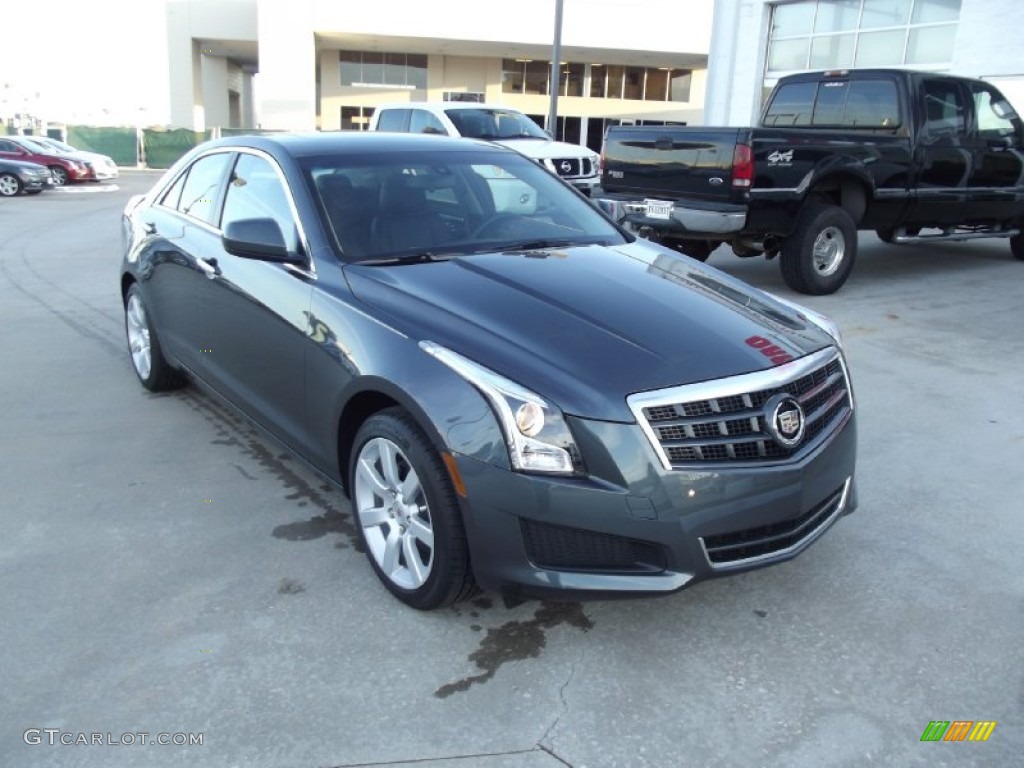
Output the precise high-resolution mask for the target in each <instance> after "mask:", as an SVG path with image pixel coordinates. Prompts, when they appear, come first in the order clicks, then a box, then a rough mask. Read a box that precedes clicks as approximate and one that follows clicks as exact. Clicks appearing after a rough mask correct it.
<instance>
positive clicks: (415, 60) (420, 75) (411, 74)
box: [406, 53, 427, 88]
mask: <svg viewBox="0 0 1024 768" xmlns="http://www.w3.org/2000/svg"><path fill="white" fill-rule="evenodd" d="M406 59H407V61H406V67H408V69H407V70H406V82H407V83H408V84H409V85H411V86H412V87H413V88H426V87H427V57H426V56H425V55H423V54H417V53H410V54H409V55H408V56H407V57H406Z"/></svg>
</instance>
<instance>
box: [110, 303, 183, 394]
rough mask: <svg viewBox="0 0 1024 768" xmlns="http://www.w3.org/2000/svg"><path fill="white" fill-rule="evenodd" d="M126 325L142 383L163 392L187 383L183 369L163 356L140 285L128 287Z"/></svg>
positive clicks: (134, 365) (136, 373)
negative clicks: (174, 365)
mask: <svg viewBox="0 0 1024 768" xmlns="http://www.w3.org/2000/svg"><path fill="white" fill-rule="evenodd" d="M124 327H125V336H126V337H127V339H128V352H129V354H130V355H131V358H132V367H133V368H134V369H135V375H136V376H138V377H139V381H140V382H142V386H144V387H145V388H146V389H148V390H149V391H150V392H163V391H166V390H169V389H176V388H178V387H180V386H182V384H184V383H185V380H184V378H183V377H182V375H181V373H179V372H178V371H177V370H175V369H174V368H172V367H171V365H170V363H168V362H167V359H166V358H165V357H164V353H163V349H162V348H161V346H160V339H159V338H158V337H157V334H156V330H155V329H154V328H153V323H152V321H151V320H150V318H149V313H148V312H147V311H146V305H145V303H143V300H142V293H141V291H139V287H138V286H137V285H133V286H132V287H131V288H129V289H128V294H127V295H126V296H125V302H124Z"/></svg>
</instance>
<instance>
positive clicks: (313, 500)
mask: <svg viewBox="0 0 1024 768" xmlns="http://www.w3.org/2000/svg"><path fill="white" fill-rule="evenodd" d="M183 395H184V396H183V399H184V400H186V401H187V402H188V404H189V406H190V407H191V408H192V409H193V410H194V411H196V412H197V413H199V414H200V415H201V416H202V417H203V418H204V419H206V421H207V422H209V424H210V426H212V427H213V429H214V431H215V432H216V434H217V437H216V438H215V439H214V440H212V441H211V442H212V443H213V444H214V445H227V446H236V447H238V448H239V449H240V450H241V451H242V453H243V454H245V455H247V456H249V457H250V458H252V459H253V460H255V461H256V463H257V464H259V466H260V467H261V468H262V469H264V470H266V471H267V472H268V473H269V474H271V475H272V476H274V477H276V478H277V480H278V481H279V482H280V483H281V484H282V485H283V486H284V487H285V489H286V490H287V491H288V493H287V494H286V496H285V498H286V499H287V500H288V501H293V502H296V505H297V506H299V507H304V506H310V505H312V506H314V507H316V508H317V509H319V510H321V511H322V512H323V514H322V515H319V516H316V517H313V518H310V519H309V520H301V521H297V522H295V523H289V524H287V525H279V526H277V527H276V528H275V529H274V530H273V535H274V536H276V537H278V538H283V539H288V540H289V541H309V540H310V539H318V538H320V537H321V536H324V535H325V534H327V533H341V534H344V536H345V537H346V538H347V539H348V543H347V544H345V543H344V542H341V541H339V542H337V543H336V544H335V547H337V548H338V549H348V547H350V546H351V547H352V548H354V549H356V550H357V551H360V552H361V551H363V548H362V542H361V541H360V539H359V532H358V531H357V530H356V528H355V526H354V525H353V524H352V518H351V516H350V515H349V514H347V513H345V512H342V511H341V510H340V509H338V507H336V506H335V505H334V504H333V503H332V502H331V499H330V497H329V496H328V495H327V493H328V491H324V490H322V489H323V488H324V487H327V488H328V489H330V490H333V488H332V487H331V486H330V485H327V484H326V483H325V484H323V485H321V486H320V489H319V490H318V489H317V488H316V487H315V486H314V485H311V484H310V483H309V482H307V481H306V479H305V478H303V477H302V476H301V475H300V474H298V472H297V471H296V470H295V469H293V468H292V467H291V466H287V465H286V464H285V463H284V462H285V461H289V462H291V457H290V456H288V454H286V453H278V454H277V455H275V454H274V453H272V452H271V451H270V449H269V448H267V446H266V445H265V444H264V443H263V441H262V439H261V436H260V434H259V432H257V431H256V429H255V428H254V427H252V426H251V425H250V424H249V423H248V422H246V421H245V420H243V419H242V418H241V417H240V416H235V415H234V414H231V413H229V412H227V411H226V410H224V409H223V408H221V407H219V406H218V405H217V404H215V403H213V402H211V401H209V400H207V399H205V398H204V397H203V396H202V395H200V394H197V393H191V392H187V391H186V392H185V393H183ZM292 463H294V462H292ZM334 493H335V495H338V494H339V493H340V492H338V491H335V492H334ZM317 531H322V532H319V533H317Z"/></svg>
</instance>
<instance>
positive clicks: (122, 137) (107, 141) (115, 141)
mask: <svg viewBox="0 0 1024 768" xmlns="http://www.w3.org/2000/svg"><path fill="white" fill-rule="evenodd" d="M67 142H68V144H70V145H71V146H73V147H76V148H77V149H81V150H84V151H85V152H98V153H99V154H101V155H108V156H110V157H111V158H113V160H114V162H115V163H117V164H118V165H123V166H130V167H134V166H135V165H136V164H137V163H138V161H139V159H138V156H137V153H138V149H137V139H136V132H135V129H134V128H101V127H98V126H91V125H69V126H68V138H67Z"/></svg>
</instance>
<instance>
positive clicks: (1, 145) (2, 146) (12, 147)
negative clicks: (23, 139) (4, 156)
mask: <svg viewBox="0 0 1024 768" xmlns="http://www.w3.org/2000/svg"><path fill="white" fill-rule="evenodd" d="M17 151H18V145H17V144H15V143H14V142H13V141H4V140H2V139H0V152H17Z"/></svg>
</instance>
